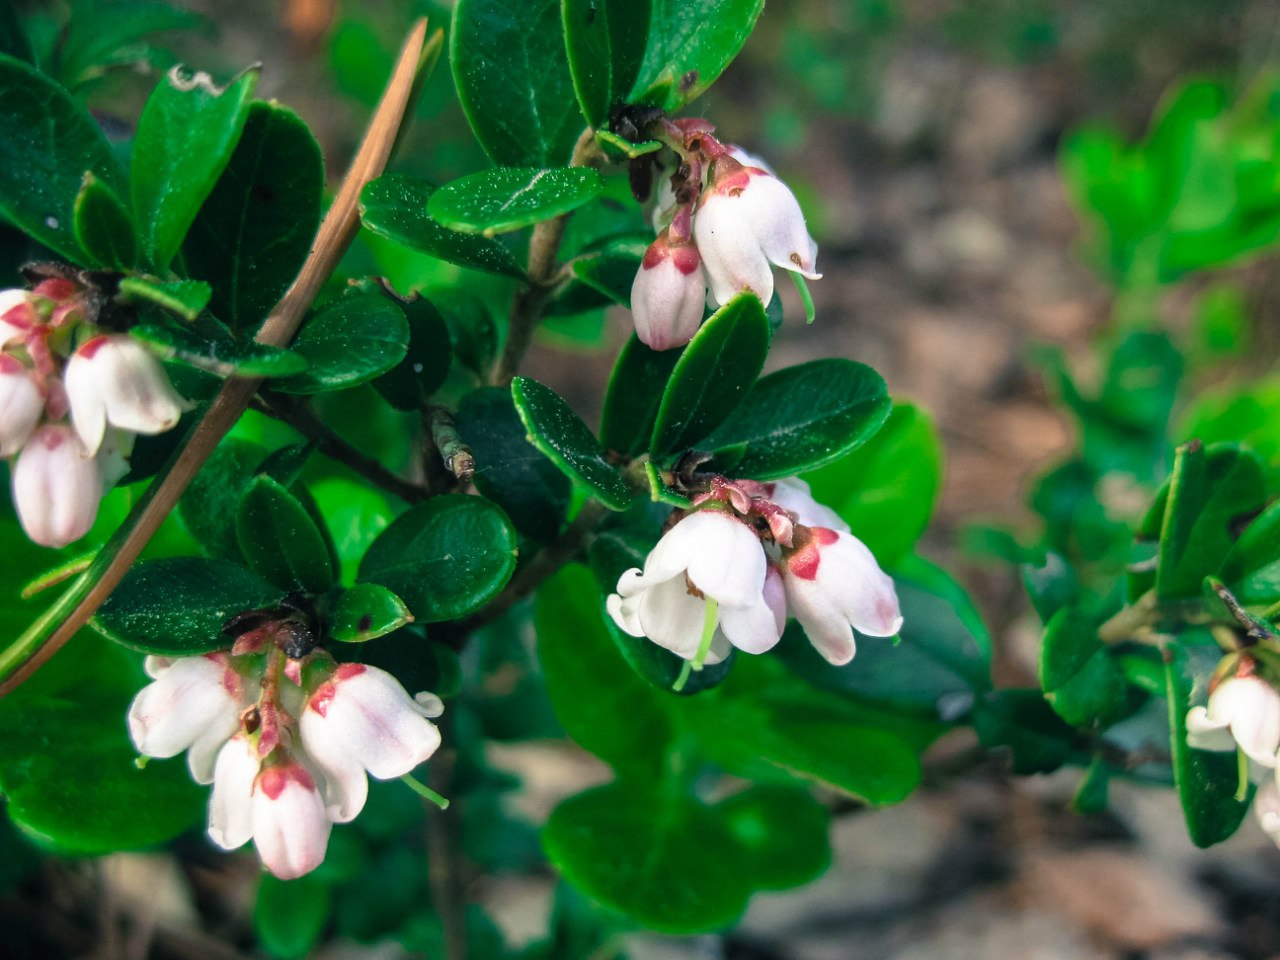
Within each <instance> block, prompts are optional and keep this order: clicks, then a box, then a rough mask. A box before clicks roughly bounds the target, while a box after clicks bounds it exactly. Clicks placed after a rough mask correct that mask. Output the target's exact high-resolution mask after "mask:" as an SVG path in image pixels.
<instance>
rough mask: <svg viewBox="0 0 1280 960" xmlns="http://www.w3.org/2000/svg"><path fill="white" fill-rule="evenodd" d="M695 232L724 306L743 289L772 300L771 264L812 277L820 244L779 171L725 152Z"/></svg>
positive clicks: (714, 291)
mask: <svg viewBox="0 0 1280 960" xmlns="http://www.w3.org/2000/svg"><path fill="white" fill-rule="evenodd" d="M693 236H694V240H695V241H696V242H697V244H698V251H699V252H700V253H701V254H702V261H703V266H704V267H705V268H706V271H707V277H708V278H709V280H710V286H711V295H712V297H713V299H714V300H715V302H716V303H718V304H720V305H721V306H723V305H724V304H725V303H727V302H728V301H729V300H731V299H732V298H733V297H734V296H735V295H736V294H738V293H739V292H741V291H743V290H750V291H752V292H753V293H754V294H755V295H756V296H757V297H759V298H760V302H761V303H765V304H767V303H768V302H769V301H770V300H771V299H772V298H773V272H772V270H771V268H770V266H769V265H770V264H776V265H777V266H779V267H782V268H783V269H784V270H793V271H795V272H797V273H799V274H802V275H803V276H806V277H808V278H809V279H811V280H817V279H818V278H820V277H821V276H822V274H820V273H817V272H815V269H814V261H815V258H816V257H817V253H818V246H817V244H816V243H814V242H813V238H812V237H810V236H809V231H808V230H807V229H806V227H805V222H804V214H803V213H801V212H800V204H799V203H797V202H796V198H795V195H794V194H793V193H792V192H791V191H790V190H789V189H788V188H787V185H786V184H784V183H783V182H782V181H781V180H779V179H778V178H777V177H774V176H770V175H769V174H768V173H766V172H765V171H764V170H761V169H759V168H758V167H744V166H742V164H740V163H738V162H737V161H736V160H734V159H732V158H731V157H721V158H720V159H718V160H716V161H715V163H714V165H713V167H712V179H711V183H710V184H709V185H708V187H707V189H706V191H705V192H704V193H703V194H702V199H701V201H700V202H699V205H698V211H697V213H696V214H695V215H694V219H693Z"/></svg>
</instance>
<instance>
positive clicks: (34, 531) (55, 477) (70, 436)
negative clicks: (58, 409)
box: [13, 424, 102, 547]
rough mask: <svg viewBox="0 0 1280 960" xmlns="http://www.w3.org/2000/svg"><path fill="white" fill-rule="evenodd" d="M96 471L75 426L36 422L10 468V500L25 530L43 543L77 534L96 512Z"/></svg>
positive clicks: (62, 540) (54, 543)
mask: <svg viewBox="0 0 1280 960" xmlns="http://www.w3.org/2000/svg"><path fill="white" fill-rule="evenodd" d="M101 499H102V476H101V474H100V473H99V472H98V464H97V461H95V460H94V459H93V457H91V456H89V453H88V451H86V450H85V448H84V444H82V443H81V442H80V438H79V437H78V436H76V434H75V432H74V431H73V430H72V429H71V428H70V427H68V426H66V425H64V424H48V425H46V426H43V427H40V428H39V429H37V430H36V431H35V432H34V433H33V434H32V435H31V438H30V439H29V440H28V441H27V443H26V445H25V446H24V447H23V448H22V453H21V454H20V455H19V456H18V462H17V463H16V464H15V465H14V468H13V501H14V505H15V506H16V507H17V509H18V519H19V520H20V521H21V522H22V529H23V530H25V531H26V533H27V536H28V537H30V538H31V539H32V540H34V541H35V542H36V543H38V544H40V545H42V546H45V547H65V546H66V545H67V544H68V543H70V542H71V541H73V540H79V539H80V538H81V537H83V536H84V535H85V534H86V533H88V532H89V528H90V527H92V526H93V521H94V519H95V518H96V517H97V515H98V501H99V500H101Z"/></svg>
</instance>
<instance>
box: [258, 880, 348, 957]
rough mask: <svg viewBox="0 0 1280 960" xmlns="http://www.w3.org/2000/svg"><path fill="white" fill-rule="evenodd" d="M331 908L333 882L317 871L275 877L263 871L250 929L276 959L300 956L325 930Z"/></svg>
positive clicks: (312, 945) (306, 954)
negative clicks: (299, 875) (283, 877)
mask: <svg viewBox="0 0 1280 960" xmlns="http://www.w3.org/2000/svg"><path fill="white" fill-rule="evenodd" d="M332 910H333V886H332V885H331V884H330V883H328V882H327V881H326V880H325V879H324V878H323V877H320V876H317V875H316V874H308V875H307V876H302V877H298V878H297V879H296V880H277V879H276V878H275V877H273V876H272V875H271V874H269V873H268V874H263V877H262V882H261V883H260V884H259V886H258V897H257V899H256V900H255V901H254V904H253V930H254V933H256V934H257V935H258V941H259V943H261V944H262V948H263V949H264V950H265V951H266V952H267V954H268V955H269V956H271V957H275V958H277V960H302V958H304V957H306V956H308V955H309V954H310V953H311V949H312V948H313V947H314V946H315V945H316V942H317V941H318V940H319V939H320V934H322V933H324V928H325V925H326V924H327V923H328V921H329V914H330V913H331V912H332Z"/></svg>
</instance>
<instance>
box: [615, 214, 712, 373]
mask: <svg viewBox="0 0 1280 960" xmlns="http://www.w3.org/2000/svg"><path fill="white" fill-rule="evenodd" d="M706 292H707V290H706V284H705V282H704V280H703V277H702V259H701V257H699V255H698V248H697V247H695V246H694V245H693V244H691V243H673V242H672V241H671V235H670V231H669V230H664V231H663V232H662V233H661V234H660V235H659V236H658V239H657V240H655V241H653V243H652V244H650V246H649V249H648V250H646V251H645V254H644V259H643V260H642V261H641V262H640V269H639V270H638V271H637V272H636V278H635V280H634V282H632V284H631V314H632V316H633V317H634V319H635V324H636V336H638V337H639V338H640V341H641V342H642V343H643V344H645V345H646V346H648V347H651V348H652V349H654V350H669V349H671V348H672V347H682V346H684V345H685V344H686V343H688V342H689V341H690V340H692V339H693V335H694V334H695V333H697V332H698V326H699V325H700V324H701V323H702V314H703V305H704V303H705V302H706Z"/></svg>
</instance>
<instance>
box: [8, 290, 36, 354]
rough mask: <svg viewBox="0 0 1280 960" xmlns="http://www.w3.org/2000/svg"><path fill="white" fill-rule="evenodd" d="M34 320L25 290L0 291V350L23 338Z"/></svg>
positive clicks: (34, 322)
mask: <svg viewBox="0 0 1280 960" xmlns="http://www.w3.org/2000/svg"><path fill="white" fill-rule="evenodd" d="M36 320H37V318H36V313H35V311H34V310H33V309H32V308H31V304H30V302H29V300H28V294H27V291H26V290H18V289H11V290H0V349H3V348H4V346H5V345H6V344H8V343H11V342H13V341H15V340H20V339H21V338H23V337H25V336H26V335H27V333H29V332H30V330H31V328H32V327H33V326H35V324H36Z"/></svg>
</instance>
